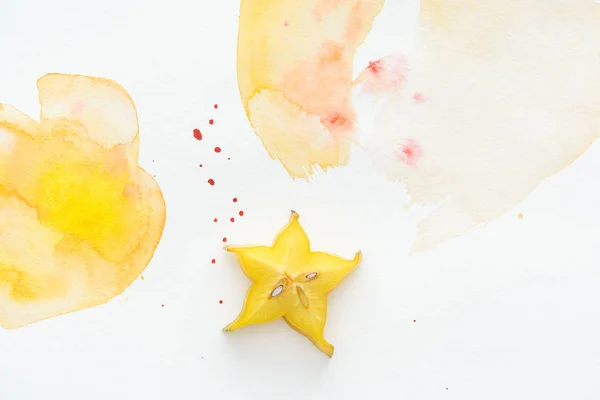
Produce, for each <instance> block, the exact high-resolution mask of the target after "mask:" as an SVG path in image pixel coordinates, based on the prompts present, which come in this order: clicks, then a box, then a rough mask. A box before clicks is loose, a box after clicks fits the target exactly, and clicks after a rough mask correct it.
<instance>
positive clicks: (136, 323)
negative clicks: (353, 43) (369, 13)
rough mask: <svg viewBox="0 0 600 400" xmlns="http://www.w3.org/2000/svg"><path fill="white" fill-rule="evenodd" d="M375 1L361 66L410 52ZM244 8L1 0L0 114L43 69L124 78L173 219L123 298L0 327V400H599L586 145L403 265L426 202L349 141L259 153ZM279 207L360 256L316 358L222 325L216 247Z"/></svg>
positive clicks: (405, 35) (592, 155)
mask: <svg viewBox="0 0 600 400" xmlns="http://www.w3.org/2000/svg"><path fill="white" fill-rule="evenodd" d="M298 1H300V0H298ZM387 3H388V4H387V5H386V7H385V9H384V11H383V14H382V15H381V16H380V17H379V18H378V19H377V20H376V26H375V28H374V30H373V32H372V35H371V36H370V37H369V39H368V40H367V43H366V44H365V46H364V47H363V48H361V50H360V52H359V55H358V57H357V62H356V65H357V67H361V68H362V67H363V66H365V65H366V64H367V61H369V60H372V59H375V58H378V57H380V56H383V55H386V54H388V53H391V52H393V51H395V50H398V49H402V48H404V46H406V43H408V39H409V37H410V33H411V31H412V29H413V28H414V24H415V17H416V14H417V5H416V4H414V2H403V1H400V0H388V2H387ZM238 8H239V2H238V1H237V0H219V1H208V0H202V1H199V0H198V1H182V0H171V1H167V2H163V1H148V0H146V1H142V0H139V1H133V0H128V1H123V0H118V1H117V0H105V1H102V2H100V1H99V2H83V1H77V0H53V1H42V0H40V1H33V0H4V1H2V4H1V5H0V103H9V104H13V105H15V106H16V107H18V108H19V109H21V110H22V111H24V112H26V113H28V114H30V115H32V116H34V117H37V115H38V113H39V106H38V103H37V90H36V87H35V81H36V79H37V78H39V77H40V76H42V75H44V74H46V73H49V72H61V73H76V74H84V75H90V76H101V77H106V78H110V79H113V80H115V81H117V82H119V83H120V84H121V85H123V86H124V87H125V89H126V90H128V92H129V93H130V94H131V96H132V97H133V99H134V101H135V103H136V105H137V108H138V113H139V118H140V129H141V154H140V164H141V165H142V166H143V167H144V168H145V169H147V170H148V171H149V172H150V173H152V174H153V175H156V179H157V180H158V182H159V184H160V185H161V187H162V189H163V192H164V196H165V199H166V202H167V209H168V211H167V214H168V215H167V225H166V227H165V230H164V235H163V239H162V241H161V243H160V245H159V247H158V249H157V252H156V256H155V257H154V259H153V260H152V262H151V263H150V265H149V266H148V268H147V269H146V271H145V273H144V277H145V280H143V281H142V280H138V281H136V282H135V283H134V284H133V285H132V286H131V287H130V288H129V289H128V290H127V291H126V292H125V293H124V294H123V295H122V296H119V297H117V298H115V299H113V300H112V301H111V302H109V303H108V304H107V305H104V306H100V307H96V308H94V309H89V310H85V311H82V312H78V313H74V314H70V315H67V316H63V317H59V318H54V319H50V320H47V321H44V322H41V323H38V324H34V325H31V326H28V327H25V328H22V329H19V330H15V331H2V330H0V400H20V399H61V400H63V399H64V400H70V399H77V400H80V399H86V400H93V399H111V400H120V399H147V400H151V399H181V400H184V399H217V398H219V399H228V400H229V399H272V398H276V397H279V396H282V397H285V398H286V399H290V400H291V399H370V398H374V397H376V396H377V397H384V396H385V398H390V399H460V400H465V399H477V400H480V399H486V400H492V399H526V400H529V399H598V398H600V379H598V377H599V376H600V339H599V338H600V313H599V312H598V308H599V307H600V290H599V285H600V270H599V269H600V226H599V225H600V209H599V204H600V189H599V186H598V175H599V172H600V145H599V144H598V143H596V144H595V145H594V146H592V148H591V149H590V150H589V151H588V152H587V153H586V154H585V155H584V156H583V157H581V158H580V159H579V160H578V161H577V162H576V163H574V164H573V165H572V166H570V167H568V168H567V169H565V170H564V171H562V172H561V173H560V174H558V175H556V176H554V177H552V178H551V179H548V180H547V181H545V182H543V183H542V184H541V185H540V186H539V187H538V188H537V189H536V190H535V191H534V192H533V193H532V194H531V195H530V196H529V197H528V198H527V199H525V200H524V201H523V202H522V203H521V204H519V205H518V206H517V207H515V208H514V209H513V210H511V211H510V212H508V213H507V214H506V215H505V216H504V217H503V218H501V219H499V220H497V221H495V222H493V223H492V224H490V225H489V226H487V227H485V228H483V229H478V230H474V231H471V232H469V233H468V234H465V235H463V236H462V237H460V238H459V239H457V240H454V241H452V242H450V243H447V244H444V245H441V246H439V247H438V248H436V249H435V250H434V251H431V252H429V253H426V254H420V255H415V256H412V257H409V256H408V249H409V246H410V244H411V243H412V240H413V239H414V234H415V223H416V222H417V221H418V220H419V218H420V217H422V216H423V215H424V214H425V212H426V211H427V210H424V209H421V208H419V207H416V208H415V207H413V208H411V209H408V210H407V209H405V208H404V205H405V204H406V203H407V202H408V198H407V197H406V195H405V193H404V190H403V188H402V186H401V185H400V184H392V183H389V182H387V181H385V179H384V178H382V177H380V176H378V175H377V174H376V173H375V171H374V170H373V168H372V166H371V165H370V162H369V161H368V160H367V159H366V157H365V156H364V155H363V154H361V152H360V151H359V150H355V151H354V152H353V154H352V160H351V163H350V165H349V166H348V167H346V168H341V169H336V170H332V171H330V172H328V173H327V174H319V175H318V176H316V177H315V179H314V180H313V182H312V183H310V184H307V183H306V182H303V181H296V182H293V181H292V180H291V179H290V178H289V177H288V175H287V174H286V173H285V171H284V170H283V168H282V167H280V165H279V164H278V163H277V162H276V161H272V160H270V158H269V157H268V156H267V154H266V152H265V150H264V149H263V147H262V146H261V144H260V141H259V139H258V138H257V137H256V136H255V135H254V133H253V132H252V130H251V129H250V127H249V125H248V123H247V121H246V119H245V114H244V111H243V109H242V107H241V104H240V101H239V96H238V92H237V83H236V77H235V52H236V36H237V18H238ZM215 103H218V104H219V109H218V110H215V109H214V108H213V104H215ZM211 118H213V119H214V120H215V124H214V125H213V126H209V125H208V122H207V121H208V120H209V119H211ZM194 128H199V129H201V130H202V132H203V133H204V136H205V139H204V140H203V141H201V142H199V141H196V140H194V139H193V137H192V129H194ZM216 145H218V146H221V147H222V148H223V152H222V153H220V154H216V153H214V152H213V150H212V149H213V147H214V146H216ZM227 157H230V158H231V160H230V161H228V160H227ZM153 160H154V162H153ZM200 163H202V164H203V167H202V168H200V167H199V166H198V165H199V164H200ZM474 167H475V166H474ZM208 178H214V179H215V180H216V182H217V183H216V185H215V186H214V187H211V186H209V185H208V184H207V183H206V181H207V179H208ZM233 197H237V198H239V202H238V203H233V202H232V198H233ZM292 208H293V209H295V210H297V211H298V212H299V213H300V215H301V223H302V224H303V226H304V227H305V229H306V231H307V232H308V234H309V237H310V238H311V241H312V244H313V247H314V248H315V249H321V250H325V251H328V252H333V253H337V254H340V255H342V256H345V257H350V256H352V255H353V254H354V252H355V251H356V250H357V249H359V248H360V249H362V250H363V252H364V256H365V257H364V262H363V263H362V264H361V266H360V268H359V269H358V270H357V271H356V272H354V273H353V274H351V275H350V276H349V277H348V278H347V279H346V280H345V281H344V282H343V284H342V285H341V286H340V287H339V288H338V289H337V290H336V291H335V292H333V293H332V294H331V295H330V296H329V305H330V308H329V318H328V323H327V327H326V337H327V338H328V340H329V341H330V342H331V343H332V344H334V345H335V347H336V349H335V355H334V357H333V358H332V359H328V358H327V357H326V356H324V355H322V354H321V353H319V352H318V351H317V350H316V349H315V348H314V347H313V346H312V345H311V344H310V342H309V341H308V340H306V339H305V338H304V337H302V336H300V335H298V334H297V333H296V332H294V331H292V330H291V329H289V327H287V325H286V324H285V323H283V322H281V321H277V322H275V323H271V324H268V325H263V326H253V327H248V328H245V329H243V330H240V331H238V332H235V333H232V334H227V335H226V334H223V333H222V332H221V328H222V327H223V326H224V325H226V324H227V323H228V322H230V321H231V320H232V319H233V318H234V317H235V316H236V315H237V313H238V312H239V310H240V307H241V305H242V302H243V299H244V296H245V291H246V289H247V288H248V286H249V282H248V280H247V279H246V277H245V276H244V275H243V274H242V272H241V271H240V269H239V266H238V265H237V262H236V261H235V259H234V258H233V257H231V256H230V255H227V254H224V252H223V251H222V250H221V246H222V244H223V243H222V242H221V238H222V237H223V236H227V238H228V239H229V243H235V244H254V243H256V244H259V243H260V244H269V243H270V242H271V240H272V239H273V237H274V235H275V234H276V233H277V232H278V231H279V230H280V229H281V228H282V227H283V226H284V225H285V223H286V222H287V219H288V217H289V210H290V209H292ZM240 209H242V210H244V211H245V215H244V217H243V218H239V217H238V218H237V219H236V222H235V223H230V222H229V221H228V220H229V217H231V216H233V215H236V214H237V212H238V210H240ZM519 213H523V215H524V217H523V219H518V218H517V214H519ZM215 217H217V218H219V222H218V223H213V222H212V220H213V218H215ZM236 217H237V215H236ZM212 258H216V260H217V262H216V264H214V265H213V264H211V262H210V261H211V259H212ZM219 300H223V304H219ZM162 305H164V307H163V306H162ZM414 320H416V322H413V321H414Z"/></svg>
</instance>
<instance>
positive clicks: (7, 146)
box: [0, 74, 165, 329]
mask: <svg viewBox="0 0 600 400" xmlns="http://www.w3.org/2000/svg"><path fill="white" fill-rule="evenodd" d="M38 90H39V98H40V105H41V117H40V122H39V123H38V122H36V121H34V120H33V119H31V118H29V117H28V116H26V115H25V114H23V113H21V112H20V111H18V110H17V109H16V108H14V107H12V106H9V105H0V325H1V326H2V327H4V328H7V329H14V328H19V327H22V326H24V325H28V324H31V323H34V322H37V321H40V320H43V319H46V318H50V317H53V316H57V315H61V314H65V313H69V312H73V311H78V310H81V309H84V308H88V307H93V306H96V305H99V304H103V303H105V302H107V301H108V300H110V299H111V298H113V297H115V296H116V295H118V294H120V293H122V292H123V291H124V290H125V289H126V288H127V287H128V286H129V285H130V284H131V283H132V282H133V281H134V280H135V279H137V278H138V277H139V276H140V274H141V273H142V271H143V270H144V268H145V267H146V265H147V264H148V263H149V261H150V259H151V258H152V256H153V254H154V251H155V249H156V247H157V245H158V242H159V240H160V238H161V235H162V230H163V227H164V223H165V203H164V199H163V196H162V193H161V191H160V188H159V187H158V185H157V184H156V182H155V181H154V179H153V178H152V177H151V176H150V175H148V174H147V173H146V172H145V171H144V170H143V169H142V168H140V167H139V166H138V165H137V156H138V146H139V143H138V122H137V112H136V110H135V106H134V104H133V101H132V100H131V98H130V97H129V95H128V94H127V92H126V91H125V90H124V89H123V88H122V87H121V86H119V85H118V84H116V83H115V82H112V81H110V80H106V79H101V78H92V77H85V76H79V75H62V74H49V75H46V76H44V77H42V78H40V79H39V80H38Z"/></svg>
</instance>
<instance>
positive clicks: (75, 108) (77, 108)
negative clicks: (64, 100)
mask: <svg viewBox="0 0 600 400" xmlns="http://www.w3.org/2000/svg"><path fill="white" fill-rule="evenodd" d="M84 108H85V105H84V104H83V101H81V100H80V101H76V102H74V103H73V104H71V107H70V110H69V111H70V112H71V115H73V116H79V115H81V113H82V112H83V110H84Z"/></svg>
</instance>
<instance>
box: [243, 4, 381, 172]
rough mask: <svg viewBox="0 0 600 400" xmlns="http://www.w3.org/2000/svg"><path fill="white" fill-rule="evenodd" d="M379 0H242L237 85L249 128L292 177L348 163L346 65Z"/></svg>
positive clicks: (351, 121) (350, 125) (351, 116)
mask: <svg viewBox="0 0 600 400" xmlns="http://www.w3.org/2000/svg"><path fill="white" fill-rule="evenodd" d="M383 3H384V1H383V0H305V1H297V0H244V1H243V2H242V6H241V12H240V24H239V37H238V61H237V68H238V83H239V90H240V94H241V97H242V102H243V105H244V108H245V109H246V113H247V116H248V119H249V121H250V123H251V124H252V126H253V128H254V129H255V131H256V133H257V135H258V136H259V137H260V139H261V140H262V142H263V144H264V146H265V148H266V149H267V151H268V153H269V155H270V156H271V157H272V158H277V159H279V161H281V163H282V164H283V166H284V167H285V168H286V169H287V171H288V172H289V173H290V175H291V176H293V177H300V178H307V177H308V176H309V175H310V174H311V173H312V172H313V170H314V169H315V168H317V167H319V168H322V169H325V168H327V167H334V166H338V165H345V164H346V163H347V162H348V156H349V151H350V144H351V141H352V140H353V136H354V127H355V118H356V116H355V110H354V108H353V106H352V102H351V89H352V82H353V75H352V66H353V62H354V55H355V53H356V50H357V48H358V47H359V46H360V45H361V44H362V43H363V41H364V40H365V38H366V36H367V34H368V32H369V31H370V30H371V26H372V23H373V20H374V18H375V17H376V16H377V14H378V13H379V12H380V11H381V8H382V6H383Z"/></svg>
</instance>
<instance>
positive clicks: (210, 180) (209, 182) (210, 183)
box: [208, 178, 215, 186]
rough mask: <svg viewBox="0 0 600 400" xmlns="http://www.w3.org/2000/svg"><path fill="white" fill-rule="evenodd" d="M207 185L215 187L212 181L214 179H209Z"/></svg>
mask: <svg viewBox="0 0 600 400" xmlns="http://www.w3.org/2000/svg"><path fill="white" fill-rule="evenodd" d="M208 184H209V185H210V186H215V180H214V179H212V178H210V179H209V180H208Z"/></svg>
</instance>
